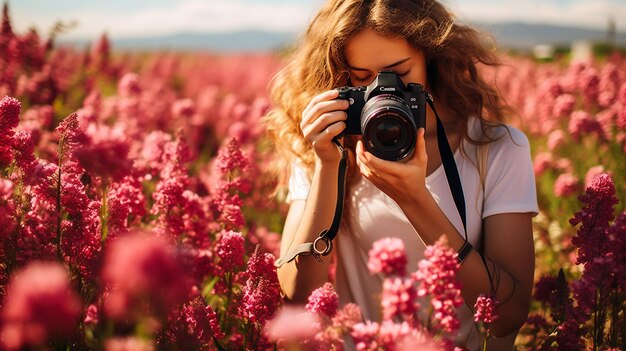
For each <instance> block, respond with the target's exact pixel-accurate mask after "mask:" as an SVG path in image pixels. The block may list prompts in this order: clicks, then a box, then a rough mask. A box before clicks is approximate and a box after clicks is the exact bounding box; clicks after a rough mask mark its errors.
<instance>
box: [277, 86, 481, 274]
mask: <svg viewBox="0 0 626 351" xmlns="http://www.w3.org/2000/svg"><path fill="white" fill-rule="evenodd" d="M426 101H427V102H428V105H429V106H430V108H431V109H432V110H433V112H434V113H435V117H436V119H437V143H438V146H439V154H440V155H441V162H442V164H443V168H444V170H445V173H446V178H447V179H448V184H449V186H450V191H451V192H452V197H453V198H454V203H455V205H456V208H457V211H458V212H459V215H460V216H461V220H462V222H463V230H464V234H465V241H466V242H467V241H468V238H467V224H466V222H467V221H466V212H465V196H464V195H463V187H462V185H461V178H460V176H459V171H458V168H457V166H456V162H455V160H454V154H453V153H452V149H451V148H450V143H448V138H447V136H446V131H445V129H444V127H443V123H441V119H440V118H439V114H438V113H437V110H436V109H435V105H434V103H433V98H432V96H431V95H430V94H426ZM333 142H334V143H335V145H337V147H338V148H339V150H340V152H341V161H340V162H339V177H338V187H337V204H336V207H335V215H334V217H333V222H332V224H331V225H330V228H328V229H324V230H323V231H322V232H321V233H320V234H319V236H318V237H317V239H315V241H313V242H309V243H303V244H300V245H297V246H296V247H294V248H292V249H291V250H289V252H287V253H286V255H285V256H283V257H281V258H279V259H277V260H276V261H275V262H274V265H275V266H276V267H280V266H282V265H283V264H285V263H287V262H291V261H293V260H294V259H295V258H296V257H297V256H299V255H312V256H313V257H315V258H316V259H317V260H318V261H320V262H322V256H327V255H329V254H330V253H331V251H332V249H333V246H332V241H333V239H334V238H335V236H336V235H337V232H338V231H339V225H340V224H341V217H342V214H343V206H344V196H345V185H346V184H345V182H346V168H347V158H348V157H347V151H346V150H344V148H343V146H342V145H341V143H339V141H337V140H336V139H333ZM481 256H482V255H481ZM483 260H484V258H483ZM487 272H489V271H487Z"/></svg>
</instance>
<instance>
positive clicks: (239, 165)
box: [217, 139, 249, 174]
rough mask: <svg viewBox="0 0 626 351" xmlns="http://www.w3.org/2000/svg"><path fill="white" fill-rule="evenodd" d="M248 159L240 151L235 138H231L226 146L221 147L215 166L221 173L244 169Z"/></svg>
mask: <svg viewBox="0 0 626 351" xmlns="http://www.w3.org/2000/svg"><path fill="white" fill-rule="evenodd" d="M248 165H249V161H248V159H247V158H246V157H245V156H244V155H243V153H241V147H240V146H239V142H238V141H237V139H231V140H230V142H229V143H228V144H226V147H222V148H220V150H219V153H218V155H217V168H218V169H219V171H220V172H221V173H222V174H228V173H230V172H232V171H235V170H244V169H246V168H247V167H248Z"/></svg>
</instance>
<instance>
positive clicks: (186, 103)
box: [172, 99, 196, 118]
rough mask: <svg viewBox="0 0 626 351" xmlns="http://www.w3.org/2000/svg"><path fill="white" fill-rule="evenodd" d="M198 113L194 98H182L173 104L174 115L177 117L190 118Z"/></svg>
mask: <svg viewBox="0 0 626 351" xmlns="http://www.w3.org/2000/svg"><path fill="white" fill-rule="evenodd" d="M194 113H196V108H195V105H194V102H193V100H191V99H180V100H176V101H174V103H173V104H172V115H174V117H176V118H190V117H192V116H193V115H194Z"/></svg>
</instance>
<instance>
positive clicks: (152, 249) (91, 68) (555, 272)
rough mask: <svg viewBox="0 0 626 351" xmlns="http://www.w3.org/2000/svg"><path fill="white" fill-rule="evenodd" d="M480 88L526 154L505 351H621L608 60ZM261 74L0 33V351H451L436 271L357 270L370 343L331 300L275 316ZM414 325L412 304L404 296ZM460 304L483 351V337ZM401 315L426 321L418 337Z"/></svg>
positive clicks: (622, 119) (196, 58)
mask: <svg viewBox="0 0 626 351" xmlns="http://www.w3.org/2000/svg"><path fill="white" fill-rule="evenodd" d="M503 59H504V61H505V65H504V66H503V67H501V68H500V69H499V70H498V71H497V72H492V71H485V72H483V74H485V75H487V76H489V77H493V79H494V84H497V85H498V87H499V88H500V90H501V91H502V93H503V95H504V96H506V98H507V100H508V101H509V102H510V103H511V104H512V105H513V106H514V107H515V108H516V109H517V110H518V111H519V116H514V117H513V118H512V119H511V121H510V123H512V124H515V125H517V126H519V127H520V128H522V129H523V130H524V131H525V132H526V134H527V135H528V136H529V139H530V141H531V149H532V153H533V159H534V169H535V174H536V177H537V187H538V188H537V191H538V198H539V205H540V209H541V213H540V214H539V215H538V216H537V217H535V219H534V228H535V249H536V285H535V289H534V293H533V304H532V307H531V313H530V315H529V318H528V321H527V323H526V325H525V326H524V327H523V328H522V330H521V332H520V335H519V336H518V339H517V342H516V345H517V346H518V348H519V349H522V350H550V349H561V350H584V349H592V350H609V349H615V350H617V349H624V343H625V342H626V335H625V334H626V324H625V323H624V322H625V321H624V318H625V315H626V291H625V290H626V289H625V285H626V214H625V213H624V209H625V207H624V204H625V203H626V182H624V174H626V58H625V57H623V56H620V55H613V56H611V57H609V58H602V59H596V60H594V61H590V62H570V61H568V60H567V59H561V60H558V61H555V62H551V63H537V62H534V61H532V60H531V59H528V58H521V57H504V58H503ZM280 65H281V57H280V56H278V55H272V54H263V55H262V54H254V55H252V54H236V55H235V54H233V55H217V54H208V53H166V52H161V53H149V54H146V53H119V52H116V51H115V50H114V48H112V47H111V46H110V44H109V42H108V40H107V38H106V37H105V36H103V37H102V38H101V39H100V40H99V41H97V42H95V43H93V45H92V46H91V47H89V48H86V49H85V50H80V49H72V48H67V47H62V46H59V45H57V44H56V43H55V42H54V36H52V37H50V38H42V37H40V36H39V35H38V34H37V33H36V32H34V31H31V32H28V33H15V32H14V31H13V30H12V28H11V23H10V18H9V16H8V9H7V7H6V6H5V8H4V13H3V19H2V27H1V32H0V345H1V346H0V349H6V350H110V351H114V350H207V349H209V350H242V349H246V350H265V349H274V348H275V347H278V348H287V349H338V350H340V349H342V348H343V347H344V342H346V340H349V341H350V342H353V343H354V345H355V346H356V348H357V349H359V350H394V349H395V350H405V349H406V350H415V349H422V350H426V349H429V350H448V349H450V350H453V349H454V347H453V346H452V343H451V341H450V340H448V339H447V338H446V335H447V333H448V332H452V331H454V330H455V329H456V328H458V320H457V319H456V315H455V311H454V307H457V306H458V305H459V304H460V303H461V302H462V301H461V300H460V293H459V286H458V283H457V282H456V281H455V280H454V273H455V272H456V269H458V265H457V264H456V260H455V257H454V253H453V252H452V251H451V250H449V249H448V248H447V246H446V243H445V241H439V242H438V243H437V244H436V245H433V246H430V247H428V249H427V252H426V254H425V256H426V259H425V260H424V261H422V262H421V263H420V265H419V267H406V257H405V256H404V247H402V243H401V242H399V243H398V242H395V241H394V240H393V239H385V240H388V241H387V242H381V243H380V245H376V244H375V245H374V247H373V248H372V251H371V252H370V261H369V266H368V267H369V268H370V271H371V272H372V274H382V275H383V276H385V283H384V287H383V295H382V299H381V309H382V311H383V315H384V320H383V321H382V322H380V323H379V322H374V321H363V320H362V319H361V315H360V311H359V308H358V306H356V305H346V306H339V305H338V300H337V296H336V294H335V293H334V290H333V286H332V284H330V283H329V284H327V285H325V286H324V287H322V288H320V289H318V290H316V291H314V292H313V294H312V295H311V297H310V298H309V303H308V304H307V305H305V306H286V305H283V302H282V299H281V295H280V287H279V285H278V280H277V277H276V270H275V268H274V266H273V263H274V260H275V258H276V256H277V255H278V245H279V241H280V234H279V233H280V232H281V230H282V223H283V220H284V217H285V215H286V210H287V207H286V205H285V204H284V203H283V198H284V193H283V192H280V191H279V192H278V196H273V195H274V190H275V180H274V179H273V178H272V177H271V176H270V172H269V171H268V170H269V167H270V164H271V161H272V157H273V148H272V145H270V144H269V143H268V141H267V140H266V139H265V138H264V130H263V126H262V124H261V123H260V120H261V117H262V116H263V115H264V114H265V112H266V111H268V109H269V108H270V104H269V101H268V98H267V83H268V81H269V79H270V78H271V76H272V75H273V73H275V72H276V71H277V70H278V68H279V67H280ZM426 295H428V296H430V297H431V304H430V305H426V306H421V305H419V303H418V300H420V298H421V297H423V296H426ZM494 303H497V301H492V300H491V299H490V298H489V297H487V296H482V297H480V298H479V300H478V301H476V303H475V305H474V304H473V303H472V305H474V306H475V308H476V315H475V318H476V321H477V324H478V325H479V326H480V330H481V332H482V333H483V335H484V337H485V338H487V337H488V336H489V325H490V324H491V323H497V315H495V314H494V313H493V304H494ZM420 309H425V310H429V311H431V312H432V313H430V314H427V315H428V316H427V317H426V318H425V317H423V316H422V315H423V314H422V313H418V312H419V310H420Z"/></svg>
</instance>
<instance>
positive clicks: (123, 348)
mask: <svg viewBox="0 0 626 351" xmlns="http://www.w3.org/2000/svg"><path fill="white" fill-rule="evenodd" d="M104 351H154V345H153V343H152V342H150V341H148V340H144V339H140V338H137V337H134V336H128V337H116V338H111V339H107V340H106V341H105V342H104Z"/></svg>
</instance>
